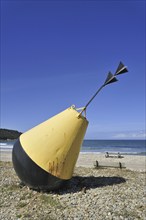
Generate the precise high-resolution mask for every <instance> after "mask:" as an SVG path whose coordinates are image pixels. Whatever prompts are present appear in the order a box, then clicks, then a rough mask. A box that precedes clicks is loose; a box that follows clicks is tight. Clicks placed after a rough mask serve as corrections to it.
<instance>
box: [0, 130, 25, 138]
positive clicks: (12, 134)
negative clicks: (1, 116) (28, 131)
mask: <svg viewBox="0 0 146 220" xmlns="http://www.w3.org/2000/svg"><path fill="white" fill-rule="evenodd" d="M20 134H22V133H21V132H19V131H16V130H10V129H3V128H1V129H0V140H7V139H11V140H12V139H17V138H18V137H19V136H20Z"/></svg>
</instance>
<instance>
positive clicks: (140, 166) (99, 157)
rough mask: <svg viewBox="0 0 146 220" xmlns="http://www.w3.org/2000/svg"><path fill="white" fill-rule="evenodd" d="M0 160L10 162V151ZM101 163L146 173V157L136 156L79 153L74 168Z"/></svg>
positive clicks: (3, 154)
mask: <svg viewBox="0 0 146 220" xmlns="http://www.w3.org/2000/svg"><path fill="white" fill-rule="evenodd" d="M0 160H1V161H12V151H11V150H5V151H1V152H0ZM95 161H98V162H102V163H103V164H104V163H105V164H107V165H108V164H110V163H111V162H113V163H118V162H121V163H124V164H125V166H126V169H129V170H133V171H140V172H145V171H146V156H138V155H123V157H122V158H117V157H114V156H113V157H109V158H106V157H105V154H97V153H80V154H79V157H78V160H77V163H76V166H77V167H80V166H81V167H90V168H92V167H93V166H94V162H95Z"/></svg>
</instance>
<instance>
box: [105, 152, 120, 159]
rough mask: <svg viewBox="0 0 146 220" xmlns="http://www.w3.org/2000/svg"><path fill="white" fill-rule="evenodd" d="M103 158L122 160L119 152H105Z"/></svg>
mask: <svg viewBox="0 0 146 220" xmlns="http://www.w3.org/2000/svg"><path fill="white" fill-rule="evenodd" d="M105 157H106V158H108V157H117V158H123V156H122V155H121V154H120V153H119V152H118V153H109V152H106V154H105Z"/></svg>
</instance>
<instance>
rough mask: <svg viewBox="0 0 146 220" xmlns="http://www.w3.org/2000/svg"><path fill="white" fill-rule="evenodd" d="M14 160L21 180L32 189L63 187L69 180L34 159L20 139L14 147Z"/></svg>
mask: <svg viewBox="0 0 146 220" xmlns="http://www.w3.org/2000/svg"><path fill="white" fill-rule="evenodd" d="M38 153H39V152H38ZM12 161H13V166H14V169H15V171H16V173H17V175H18V177H19V178H20V180H21V181H22V182H23V183H24V184H25V185H27V186H29V187H30V188H32V189H35V190H43V191H51V190H56V189H59V188H61V187H62V186H64V185H66V183H67V182H68V180H62V179H60V178H58V177H56V176H53V175H52V174H50V173H48V172H46V171H45V170H43V169H42V168H41V167H39V166H38V165H37V164H36V163H35V162H34V161H32V160H31V158H30V157H29V156H28V155H27V154H26V153H25V151H24V150H23V147H22V146H21V143H20V140H19V139H18V140H17V141H16V143H15V144H14V147H13V151H12Z"/></svg>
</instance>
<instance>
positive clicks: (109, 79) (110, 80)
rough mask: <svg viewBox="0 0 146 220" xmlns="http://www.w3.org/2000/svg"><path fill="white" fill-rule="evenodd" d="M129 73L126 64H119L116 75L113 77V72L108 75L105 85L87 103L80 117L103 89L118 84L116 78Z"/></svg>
mask: <svg viewBox="0 0 146 220" xmlns="http://www.w3.org/2000/svg"><path fill="white" fill-rule="evenodd" d="M126 72H128V69H127V67H126V66H124V64H123V63H122V62H120V63H119V66H118V68H117V70H116V72H115V74H114V75H113V74H112V73H111V72H109V73H108V75H107V78H106V80H105V82H104V84H103V85H102V86H101V87H100V88H99V89H98V90H97V91H96V93H95V94H94V95H93V96H92V97H91V99H90V100H89V101H88V102H87V104H86V105H85V107H84V108H83V109H82V111H81V112H80V114H79V116H80V115H81V114H82V113H83V112H84V111H86V109H87V107H88V105H89V104H90V103H91V102H92V101H93V99H94V98H95V97H96V96H97V94H98V93H99V92H100V91H101V89H102V88H103V87H105V86H106V85H108V84H110V83H113V82H117V81H118V80H117V78H116V76H117V75H119V74H122V73H126Z"/></svg>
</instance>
